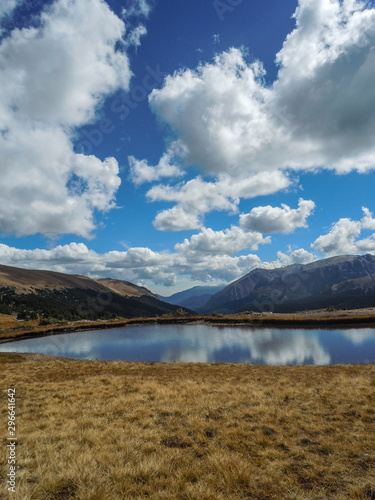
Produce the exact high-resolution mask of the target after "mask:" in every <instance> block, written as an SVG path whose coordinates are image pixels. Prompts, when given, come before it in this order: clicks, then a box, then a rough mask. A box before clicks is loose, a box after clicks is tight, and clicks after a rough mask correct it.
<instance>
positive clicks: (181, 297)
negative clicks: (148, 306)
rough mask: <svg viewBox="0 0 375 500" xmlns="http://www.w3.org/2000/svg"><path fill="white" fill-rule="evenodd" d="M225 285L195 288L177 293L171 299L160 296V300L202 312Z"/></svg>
mask: <svg viewBox="0 0 375 500" xmlns="http://www.w3.org/2000/svg"><path fill="white" fill-rule="evenodd" d="M224 286H225V285H221V286H194V287H193V288H189V289H188V290H184V291H183V292H177V293H175V294H173V295H171V296H170V297H162V296H161V295H158V297H159V299H161V300H163V301H164V302H168V304H175V305H179V306H181V307H187V308H188V309H192V310H193V311H198V312H199V311H200V310H201V309H202V307H203V306H204V305H205V304H206V303H207V302H208V300H209V299H210V298H211V297H212V295H214V294H215V293H217V292H220V290H222V289H223V288H224Z"/></svg>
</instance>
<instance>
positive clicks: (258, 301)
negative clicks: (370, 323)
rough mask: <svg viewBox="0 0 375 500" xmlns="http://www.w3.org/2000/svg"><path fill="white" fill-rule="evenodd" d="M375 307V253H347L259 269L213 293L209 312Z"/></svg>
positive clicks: (205, 308) (205, 310)
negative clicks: (301, 262) (280, 266)
mask: <svg viewBox="0 0 375 500" xmlns="http://www.w3.org/2000/svg"><path fill="white" fill-rule="evenodd" d="M372 306H375V256H373V255H346V256H341V257H332V258H329V259H323V260H318V261H315V262H312V263H310V264H306V265H299V264H294V265H292V266H288V267H284V268H281V269H272V270H267V269H254V270H253V271H251V272H250V273H248V274H246V275H245V276H243V277H242V278H240V279H238V280H237V281H235V282H233V283H231V284H230V285H228V286H227V287H225V288H224V289H223V290H221V291H220V292H218V293H216V294H215V295H213V296H212V297H211V298H210V299H209V301H208V302H207V303H206V305H205V306H204V308H203V309H204V311H203V312H207V313H208V312H213V311H217V312H223V313H233V312H237V311H245V310H251V311H254V312H263V311H271V312H293V311H301V310H310V309H321V308H327V307H336V308H345V307H347V308H362V307H372Z"/></svg>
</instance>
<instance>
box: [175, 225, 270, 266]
mask: <svg viewBox="0 0 375 500" xmlns="http://www.w3.org/2000/svg"><path fill="white" fill-rule="evenodd" d="M270 242H271V240H270V238H269V237H268V238H263V236H262V235H261V234H260V233H248V232H245V231H243V230H242V229H241V228H240V227H236V226H232V227H231V228H230V229H225V230H224V231H213V230H212V229H210V228H203V229H202V231H201V232H200V233H199V234H195V235H193V236H192V237H191V238H190V240H188V239H185V240H184V242H183V243H178V244H177V245H176V246H175V249H176V251H177V252H181V253H182V254H184V255H186V256H188V257H189V258H194V256H196V255H198V256H199V258H201V256H202V255H208V256H213V255H234V254H236V253H238V252H240V251H241V250H245V249H249V250H258V248H259V245H265V244H267V243H270Z"/></svg>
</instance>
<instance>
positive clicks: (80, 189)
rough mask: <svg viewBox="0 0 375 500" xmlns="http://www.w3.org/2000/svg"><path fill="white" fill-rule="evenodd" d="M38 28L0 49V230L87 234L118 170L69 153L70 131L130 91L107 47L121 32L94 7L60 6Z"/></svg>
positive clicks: (123, 62)
mask: <svg viewBox="0 0 375 500" xmlns="http://www.w3.org/2000/svg"><path fill="white" fill-rule="evenodd" d="M41 21H42V22H41V25H40V27H39V28H30V29H21V30H13V31H12V32H11V34H10V35H9V36H8V37H7V38H4V39H3V40H2V42H1V45H0V87H1V89H2V91H1V95H0V154H1V158H2V163H1V177H0V189H1V192H2V193H3V196H2V197H1V200H0V230H1V231H3V232H6V233H15V234H17V235H28V234H35V233H38V232H40V233H43V234H47V233H75V234H77V235H81V236H84V237H89V236H90V235H91V232H92V231H93V230H94V229H95V219H94V214H95V211H96V210H100V211H107V210H109V209H111V208H112V207H113V206H114V201H115V194H116V191H117V189H118V187H119V185H120V178H119V175H118V172H119V170H118V164H117V161H116V160H115V159H114V158H108V159H106V160H105V161H100V160H99V159H98V158H95V157H94V156H87V157H84V156H83V155H80V154H75V153H74V151H73V140H74V133H75V129H76V128H77V127H80V126H82V125H83V124H85V123H88V122H90V121H92V120H94V119H95V115H96V111H97V108H98V106H100V105H101V103H102V101H103V99H104V98H105V97H106V95H108V94H109V93H111V92H113V91H115V90H117V89H124V90H126V89H127V88H128V85H129V81H130V77H131V72H130V69H129V62H128V58H127V56H126V54H124V53H122V52H119V51H116V49H115V47H116V44H117V43H118V42H119V41H121V40H122V39H123V35H124V33H125V26H124V23H123V22H122V21H121V20H120V19H119V18H118V17H117V16H115V14H113V13H112V11H111V10H110V9H109V7H108V5H107V4H106V3H105V2H103V1H100V0H71V1H70V0H58V1H56V2H55V3H54V4H53V5H52V7H51V8H49V9H48V10H46V11H44V12H42V14H41ZM83 54H84V57H83ZM9 82H11V84H10V83H9Z"/></svg>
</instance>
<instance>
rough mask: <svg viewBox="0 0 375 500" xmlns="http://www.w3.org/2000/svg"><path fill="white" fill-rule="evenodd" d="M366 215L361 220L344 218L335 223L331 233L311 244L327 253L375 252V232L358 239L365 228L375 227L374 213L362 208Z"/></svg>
mask: <svg viewBox="0 0 375 500" xmlns="http://www.w3.org/2000/svg"><path fill="white" fill-rule="evenodd" d="M362 210H363V212H364V217H363V218H362V219H361V220H360V221H353V220H351V219H348V218H342V219H340V220H339V221H338V222H336V223H335V224H333V226H332V228H331V230H330V231H329V233H327V234H325V235H322V236H319V238H317V239H316V240H315V241H314V243H313V244H312V245H311V247H312V248H314V249H317V250H320V251H321V252H323V253H324V254H326V255H345V254H357V253H363V252H367V253H375V233H374V234H372V235H371V236H369V237H367V238H363V239H358V238H359V237H360V235H361V232H362V230H363V229H374V228H375V219H373V217H372V213H371V212H370V211H369V210H368V209H367V208H366V207H363V208H362Z"/></svg>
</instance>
